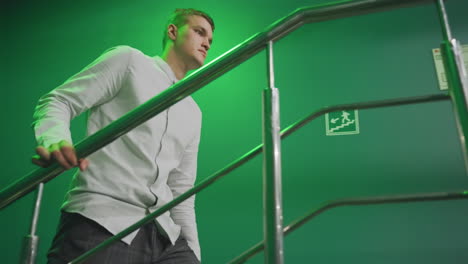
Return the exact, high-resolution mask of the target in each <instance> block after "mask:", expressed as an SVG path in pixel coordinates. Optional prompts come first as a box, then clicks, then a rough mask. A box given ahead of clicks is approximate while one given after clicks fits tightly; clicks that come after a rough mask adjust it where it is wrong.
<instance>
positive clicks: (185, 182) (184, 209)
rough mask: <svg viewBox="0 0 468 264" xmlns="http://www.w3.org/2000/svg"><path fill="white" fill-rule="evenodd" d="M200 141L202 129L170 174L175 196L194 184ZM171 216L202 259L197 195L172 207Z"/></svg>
mask: <svg viewBox="0 0 468 264" xmlns="http://www.w3.org/2000/svg"><path fill="white" fill-rule="evenodd" d="M199 142H200V131H198V134H197V135H196V136H195V137H194V139H193V141H192V143H191V144H189V146H188V147H187V148H186V149H185V152H184V154H183V157H182V161H181V162H180V164H179V166H178V167H177V168H176V169H174V170H173V171H171V173H170V174H169V177H168V181H167V184H168V186H169V187H170V188H171V190H172V193H173V195H174V197H178V196H180V195H181V194H183V193H184V192H186V191H188V190H189V189H191V188H192V187H193V186H194V183H195V178H196V171H197V156H198V145H199ZM171 217H172V219H173V220H174V222H175V223H176V224H177V225H179V226H180V227H181V234H182V236H183V237H184V238H185V239H186V240H187V242H188V245H189V247H190V248H191V249H192V250H193V251H194V253H195V255H196V256H197V258H198V259H199V260H201V253H200V243H199V241H198V231H197V223H196V217H195V195H193V196H192V197H190V198H188V199H187V200H185V201H183V202H182V203H180V204H178V205H177V206H175V207H174V208H172V209H171Z"/></svg>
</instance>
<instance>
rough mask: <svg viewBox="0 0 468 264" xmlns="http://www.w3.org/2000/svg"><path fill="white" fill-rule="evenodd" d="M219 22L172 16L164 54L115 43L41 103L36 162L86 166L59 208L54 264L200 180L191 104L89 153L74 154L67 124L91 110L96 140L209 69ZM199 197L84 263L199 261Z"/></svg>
mask: <svg viewBox="0 0 468 264" xmlns="http://www.w3.org/2000/svg"><path fill="white" fill-rule="evenodd" d="M213 31H214V23H213V20H212V19H211V18H210V17H209V16H208V15H207V14H206V13H204V12H202V11H198V10H194V9H177V10H176V11H175V12H174V14H173V15H172V16H171V18H170V19H169V22H168V25H167V27H166V30H165V33H164V39H163V53H162V55H161V57H149V56H146V55H144V54H143V53H141V52H140V51H138V50H136V49H133V48H131V47H128V46H118V47H115V48H112V49H110V50H108V51H107V52H105V53H104V54H103V55H102V56H101V57H100V58H98V59H97V60H96V61H94V62H93V63H92V64H90V65H89V66H88V67H86V68H85V69H84V70H83V71H81V72H80V73H78V74H76V75H75V76H73V77H72V78H70V79H69V80H68V81H66V82H65V83H64V84H63V85H61V86H59V87H58V88H56V89H54V90H53V91H51V92H50V93H48V94H46V95H44V96H43V97H41V99H40V100H39V103H38V105H37V107H36V111H35V114H34V122H33V127H34V129H35V134H36V139H37V141H38V145H39V146H38V147H37V148H36V152H37V154H38V155H36V156H34V157H33V159H32V161H33V162H34V163H35V164H37V165H39V166H42V167H47V166H49V165H50V163H51V162H53V161H57V162H59V163H60V164H61V165H62V166H63V167H64V168H66V169H70V168H73V167H79V169H80V171H78V172H77V173H76V174H75V176H74V177H73V180H72V184H71V188H70V190H69V191H68V193H67V195H66V198H65V202H64V204H63V206H62V215H61V219H60V223H59V226H58V229H57V234H56V236H55V238H54V241H53V242H52V247H51V249H50V250H49V253H48V261H49V262H48V263H68V262H69V261H71V260H72V259H74V258H76V257H78V256H80V255H81V254H83V253H84V252H86V251H88V250H90V249H92V248H94V247H95V246H96V245H98V244H99V243H100V242H102V241H103V240H105V239H107V238H109V237H110V236H112V234H116V233H118V232H120V231H122V230H123V229H125V228H126V227H128V226H130V225H131V224H133V223H135V222H137V221H138V220H139V219H141V218H143V217H144V216H145V215H147V214H149V213H151V212H154V211H155V210H157V209H158V208H160V207H161V206H163V205H164V204H166V203H167V202H169V201H171V200H172V199H173V198H174V197H177V196H178V195H180V194H182V193H184V192H185V191H187V190H188V189H190V188H191V187H193V184H194V182H195V174H196V165H197V164H196V162H197V152H198V143H199V140H200V129H201V112H200V110H199V108H198V106H197V104H196V103H195V101H193V99H192V98H191V97H187V98H185V99H184V100H181V101H180V102H178V103H177V104H175V105H173V106H171V107H170V108H169V109H167V110H165V111H164V112H162V113H160V114H159V115H157V116H155V117H153V118H152V119H150V120H148V121H147V122H145V123H144V124H142V125H140V126H138V127H137V128H135V129H133V130H132V131H130V132H129V133H127V134H125V135H123V136H122V137H120V138H119V139H117V140H115V141H114V142H112V143H111V144H109V145H107V146H106V147H104V148H102V149H101V150H99V151H97V152H95V153H94V154H92V155H90V156H89V157H88V158H87V159H81V158H80V157H76V155H75V152H74V149H73V145H72V144H71V135H70V130H69V122H70V119H72V118H74V117H75V116H77V115H79V114H80V113H82V112H84V111H87V110H88V121H87V133H88V135H90V134H93V133H95V132H96V131H98V130H100V129H101V128H103V127H105V126H106V125H108V124H109V123H111V122H112V121H114V120H116V119H118V118H119V117H120V116H122V115H124V114H125V113H127V112H129V111H130V110H132V109H134V108H135V107H137V106H139V105H140V104H142V103H144V102H145V101H147V100H148V99H150V98H152V97H154V96H155V95H157V94H159V93H160V92H162V91H164V90H165V89H166V88H168V87H169V86H171V85H172V84H173V83H175V82H177V81H178V80H180V79H182V78H183V77H184V76H185V75H186V73H187V72H188V71H190V70H192V69H196V68H198V67H200V66H201V65H203V63H204V60H205V58H206V55H207V52H208V50H209V48H210V45H211V42H212V34H213ZM199 260H200V246H199V242H198V234H197V228H196V221H195V211H194V197H191V198H190V199H188V200H186V201H184V202H183V203H181V204H179V205H178V206H176V207H174V208H173V209H172V210H170V212H167V213H165V214H163V215H161V216H160V217H158V218H157V219H156V221H154V222H151V223H149V224H147V225H145V226H143V227H142V228H140V229H139V230H138V231H135V232H133V233H132V234H130V235H128V236H127V237H125V238H123V239H122V241H118V242H117V243H114V244H113V245H111V246H110V247H108V248H107V249H105V250H104V251H102V252H100V253H98V254H97V255H96V256H94V257H92V258H91V259H90V262H86V263H100V264H101V263H161V264H164V263H167V264H168V263H180V264H184V263H199Z"/></svg>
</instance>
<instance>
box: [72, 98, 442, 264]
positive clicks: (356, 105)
mask: <svg viewBox="0 0 468 264" xmlns="http://www.w3.org/2000/svg"><path fill="white" fill-rule="evenodd" d="M449 99H450V97H449V96H447V95H443V94H436V95H427V96H416V97H408V98H398V99H390V100H380V101H372V102H362V103H353V104H343V105H337V106H331V107H324V108H321V109H319V110H318V111H315V112H313V113H311V114H309V115H307V116H306V117H304V118H303V119H301V120H299V121H297V122H295V123H294V124H292V125H290V126H289V127H287V128H286V129H284V130H282V131H281V139H284V138H286V137H287V136H289V135H291V134H292V133H293V132H295V131H297V130H298V129H299V128H301V127H303V126H304V125H306V124H307V123H309V122H311V121H312V120H314V119H316V118H318V117H320V116H321V115H324V114H326V113H329V112H333V111H339V110H351V109H369V108H379V107H390V106H400V105H407V104H417V103H427V102H436V101H442V100H449ZM262 150H263V144H260V145H258V146H257V147H255V148H253V149H252V150H250V151H249V152H247V153H246V154H244V155H243V156H241V157H240V158H238V159H236V160H235V161H233V162H231V163H230V164H229V165H227V166H226V167H224V168H222V169H220V170H218V171H217V172H215V173H214V174H212V175H211V176H209V177H207V178H206V179H205V180H203V181H202V182H200V183H199V184H197V185H196V186H195V187H193V188H192V189H190V190H188V191H187V192H185V193H183V194H181V195H180V196H178V197H177V198H175V199H174V200H172V201H171V202H169V203H167V204H166V205H164V206H162V207H161V208H160V209H158V210H156V211H155V212H153V213H151V214H149V215H147V216H145V217H144V218H142V219H141V220H140V221H138V222H136V223H135V224H133V225H131V226H130V227H128V228H127V229H125V230H123V231H122V232H120V233H118V234H117V235H115V236H113V237H111V238H109V239H107V240H106V241H104V242H102V243H101V244H99V245H98V246H97V247H96V248H94V249H92V250H91V251H88V252H87V253H85V254H83V255H82V256H80V257H79V258H77V259H75V260H73V261H72V262H70V263H73V264H75V263H80V262H81V261H84V260H86V259H87V258H89V257H91V256H92V255H94V254H95V253H96V252H98V251H99V250H102V249H104V248H106V247H107V246H109V245H110V244H112V243H113V242H115V241H117V240H120V239H122V238H123V237H125V236H127V235H128V234H130V233H132V232H133V231H135V230H137V229H138V228H139V227H140V226H142V225H144V224H146V223H148V222H149V221H151V220H153V219H154V218H156V217H158V216H160V215H162V214H164V213H165V212H166V211H168V210H169V209H171V208H172V207H174V206H176V205H178V204H179V203H181V202H183V201H184V200H186V199H188V198H189V197H190V196H192V195H194V194H197V193H198V192H200V191H202V190H203V189H205V188H207V187H208V186H210V185H211V184H213V183H215V182H216V181H218V180H219V179H221V178H222V177H223V176H225V175H227V174H229V173H230V172H232V171H233V170H235V169H236V168H238V167H240V166H242V165H243V164H245V163H247V162H248V161H250V160H251V159H253V158H254V157H255V156H257V155H258V154H260V153H261V152H262Z"/></svg>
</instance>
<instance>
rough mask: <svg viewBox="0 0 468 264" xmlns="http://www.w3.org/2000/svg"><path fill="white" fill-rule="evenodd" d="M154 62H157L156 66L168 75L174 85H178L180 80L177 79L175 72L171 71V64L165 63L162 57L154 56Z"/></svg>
mask: <svg viewBox="0 0 468 264" xmlns="http://www.w3.org/2000/svg"><path fill="white" fill-rule="evenodd" d="M153 58H154V61H155V62H156V64H157V65H158V66H159V67H160V68H161V69H162V70H163V71H164V72H165V73H166V75H167V77H169V80H170V81H171V82H172V83H176V82H178V81H179V80H178V79H177V78H176V76H175V74H174V72H173V71H172V69H171V66H169V64H167V62H166V61H164V60H163V59H162V58H161V57H159V56H154V57H153Z"/></svg>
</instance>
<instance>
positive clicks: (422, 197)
mask: <svg viewBox="0 0 468 264" xmlns="http://www.w3.org/2000/svg"><path fill="white" fill-rule="evenodd" d="M458 199H468V191H461V192H438V193H422V194H399V195H387V196H373V197H363V198H362V197H358V198H344V199H337V200H332V201H328V202H325V203H323V204H322V205H320V206H319V207H317V208H316V209H313V210H311V211H310V212H309V213H307V214H305V215H304V216H302V217H300V218H298V219H296V220H295V221H293V222H291V223H290V224H289V225H288V226H286V227H284V228H283V234H284V235H288V234H289V233H291V232H292V231H294V230H296V229H297V228H299V227H301V226H302V225H304V224H305V223H307V222H308V221H310V220H311V219H312V218H314V217H316V216H318V215H319V214H321V213H324V212H325V211H328V210H329V209H332V208H336V207H339V206H349V205H369V204H385V203H409V202H427V201H441V200H458ZM263 249H264V243H263V242H259V243H257V244H256V245H255V246H253V247H251V248H250V249H248V250H247V251H245V252H244V253H242V254H241V255H240V256H238V257H236V258H235V259H233V260H231V261H230V262H228V263H229V264H240V263H244V262H245V261H247V260H248V259H250V258H251V257H253V256H255V255H256V254H258V253H260V252H261V251H262V250H263Z"/></svg>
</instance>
